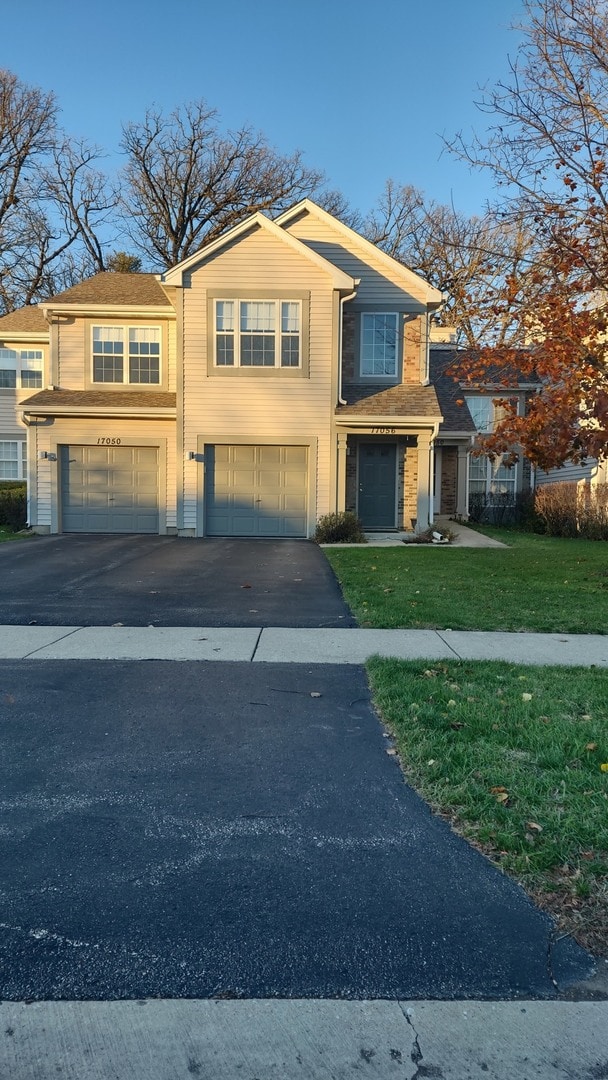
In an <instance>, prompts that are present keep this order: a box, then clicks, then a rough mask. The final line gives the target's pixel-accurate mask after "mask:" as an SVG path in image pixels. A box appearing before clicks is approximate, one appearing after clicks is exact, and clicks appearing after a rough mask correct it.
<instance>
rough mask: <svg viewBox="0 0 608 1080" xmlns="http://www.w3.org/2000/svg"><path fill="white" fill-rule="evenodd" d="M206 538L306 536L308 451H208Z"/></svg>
mask: <svg viewBox="0 0 608 1080" xmlns="http://www.w3.org/2000/svg"><path fill="white" fill-rule="evenodd" d="M205 463H206V472H205V491H206V524H205V532H206V534H207V536H306V526H307V492H308V448H307V447H306V446H207V447H205Z"/></svg>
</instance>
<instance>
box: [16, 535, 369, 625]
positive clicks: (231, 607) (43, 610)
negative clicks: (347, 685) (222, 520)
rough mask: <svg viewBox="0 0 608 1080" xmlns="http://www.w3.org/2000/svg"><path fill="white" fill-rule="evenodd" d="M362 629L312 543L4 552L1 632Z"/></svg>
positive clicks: (120, 542)
mask: <svg viewBox="0 0 608 1080" xmlns="http://www.w3.org/2000/svg"><path fill="white" fill-rule="evenodd" d="M28 623H37V624H39V625H41V626H43V625H44V626H75V625H77V626H112V625H113V624H115V623H122V624H124V625H125V626H149V625H154V626H295V627H316V626H325V627H337V626H342V627H343V626H354V625H355V622H354V620H353V618H352V617H351V615H350V612H349V610H348V608H347V607H346V604H345V603H344V601H343V599H342V596H341V593H340V589H339V587H338V584H337V582H336V579H335V577H334V574H333V571H332V570H331V568H330V567H329V565H328V563H327V561H326V559H325V558H324V556H323V553H322V552H321V551H320V549H319V548H318V547H317V545H316V544H314V543H312V542H310V541H305V540H230V539H219V540H216V539H209V540H188V539H183V538H180V537H173V536H128V535H119V536H109V535H104V536H93V535H91V536H84V535H75V534H71V535H64V536H51V537H31V538H28V539H27V540H23V541H15V542H13V543H10V544H0V624H4V625H8V624H10V625H16V624H18V625H26V624H28Z"/></svg>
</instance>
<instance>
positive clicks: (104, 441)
mask: <svg viewBox="0 0 608 1080" xmlns="http://www.w3.org/2000/svg"><path fill="white" fill-rule="evenodd" d="M120 443H121V440H120V439H110V438H106V436H102V438H101V439H98V440H97V445H98V446H120Z"/></svg>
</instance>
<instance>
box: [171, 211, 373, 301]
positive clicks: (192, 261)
mask: <svg viewBox="0 0 608 1080" xmlns="http://www.w3.org/2000/svg"><path fill="white" fill-rule="evenodd" d="M255 226H257V227H258V228H260V229H265V230H266V231H267V232H269V233H270V234H271V235H272V236H274V237H275V238H276V239H277V240H280V241H281V243H284V244H287V246H288V247H290V248H291V249H292V250H293V251H296V252H297V253H298V255H301V256H303V257H304V258H306V259H308V261H309V262H311V263H313V264H314V265H315V266H317V267H318V268H319V269H320V270H323V271H324V272H325V273H326V274H328V275H329V277H330V278H331V279H332V282H333V285H334V288H336V289H343V290H345V291H346V292H352V291H353V290H354V288H355V279H354V278H352V277H350V275H349V274H345V273H344V271H343V270H340V269H339V268H338V267H337V266H334V264H333V263H330V262H328V260H327V259H324V258H323V256H322V255H317V253H316V251H311V249H310V248H309V247H308V246H307V245H306V244H303V243H302V241H301V240H298V239H297V237H295V236H291V235H290V233H287V232H285V230H284V229H280V228H279V227H278V226H277V225H276V224H275V223H274V221H271V220H270V218H267V217H266V215H265V214H261V213H259V212H258V213H257V214H252V215H251V217H248V218H246V219H245V221H241V222H240V223H239V224H238V225H235V226H234V228H233V229H230V230H229V231H228V232H227V233H224V234H223V235H222V236H220V237H218V239H217V240H214V241H213V243H211V244H208V245H207V246H206V247H202V248H201V249H200V251H197V252H196V253H195V254H194V255H190V256H189V257H188V258H187V259H184V261H183V262H181V263H178V265H177V266H174V267H173V268H172V269H171V270H167V271H166V273H165V274H163V275H162V276H161V278H160V283H161V285H178V286H182V284H183V275H184V273H185V272H186V271H188V270H190V269H191V268H192V267H193V266H196V265H197V264H198V263H202V262H204V261H205V260H206V259H208V258H209V256H210V255H215V254H217V252H218V251H221V250H222V248H224V247H226V245H227V244H231V243H232V242H233V241H234V240H238V238H239V236H242V235H244V234H245V233H247V232H249V231H250V230H251V229H252V228H254V227H255Z"/></svg>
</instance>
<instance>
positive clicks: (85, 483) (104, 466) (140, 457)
mask: <svg viewBox="0 0 608 1080" xmlns="http://www.w3.org/2000/svg"><path fill="white" fill-rule="evenodd" d="M61 509H62V529H63V531H64V532H133V533H140V532H144V533H157V532H158V527H159V502H158V447H155V446H151V447H150V446H145V447H140V446H120V447H103V446H64V447H62V448H61Z"/></svg>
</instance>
